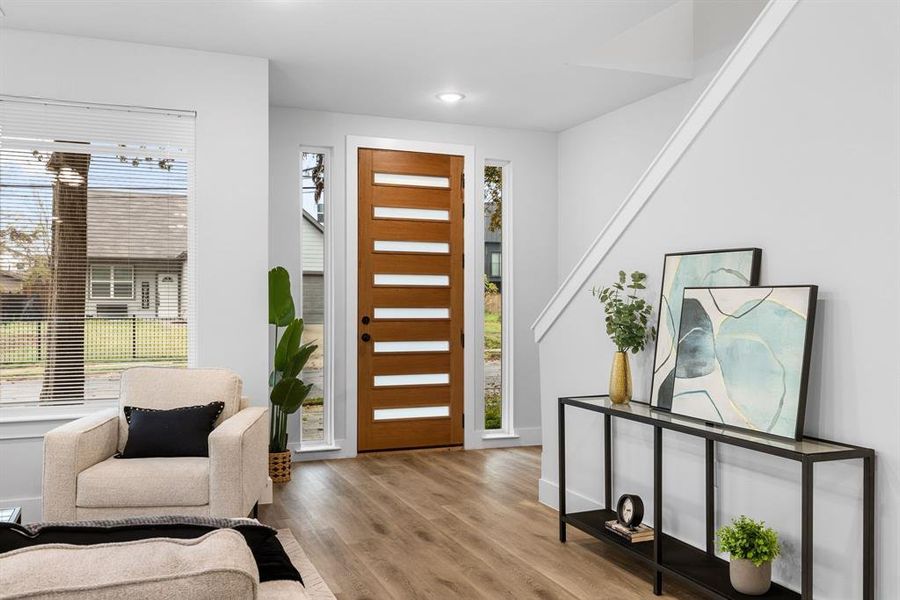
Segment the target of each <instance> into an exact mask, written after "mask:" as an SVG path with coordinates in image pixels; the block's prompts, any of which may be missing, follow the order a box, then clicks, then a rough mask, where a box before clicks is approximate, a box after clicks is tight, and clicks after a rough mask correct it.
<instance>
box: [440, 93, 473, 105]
mask: <svg viewBox="0 0 900 600" xmlns="http://www.w3.org/2000/svg"><path fill="white" fill-rule="evenodd" d="M465 97H466V95H465V94H460V93H459V92H442V93H440V94H438V95H437V99H438V100H440V101H441V102H446V103H447V104H455V103H457V102H459V101H460V100H462V99H463V98H465Z"/></svg>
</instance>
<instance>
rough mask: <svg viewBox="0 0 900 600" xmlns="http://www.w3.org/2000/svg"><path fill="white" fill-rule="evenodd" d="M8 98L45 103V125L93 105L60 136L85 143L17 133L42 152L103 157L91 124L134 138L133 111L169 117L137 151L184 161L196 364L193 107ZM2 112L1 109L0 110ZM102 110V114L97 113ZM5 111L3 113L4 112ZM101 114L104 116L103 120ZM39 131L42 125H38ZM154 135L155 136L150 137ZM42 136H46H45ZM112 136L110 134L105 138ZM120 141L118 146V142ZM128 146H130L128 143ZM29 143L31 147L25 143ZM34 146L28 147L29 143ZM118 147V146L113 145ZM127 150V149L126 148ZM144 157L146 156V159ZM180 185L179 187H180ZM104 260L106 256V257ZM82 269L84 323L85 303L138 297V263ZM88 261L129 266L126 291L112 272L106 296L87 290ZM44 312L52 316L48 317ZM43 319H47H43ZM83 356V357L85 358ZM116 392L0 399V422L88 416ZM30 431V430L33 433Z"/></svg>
mask: <svg viewBox="0 0 900 600" xmlns="http://www.w3.org/2000/svg"><path fill="white" fill-rule="evenodd" d="M7 102H8V103H9V106H10V112H11V113H14V114H17V113H15V112H14V111H20V110H21V106H22V105H28V104H30V105H34V106H41V107H44V108H45V110H46V112H49V113H50V116H49V117H48V119H49V120H47V121H46V122H42V123H41V124H40V125H41V126H44V125H47V123H51V124H52V119H59V118H60V115H59V114H56V113H54V111H57V109H59V110H60V111H71V110H88V111H93V113H94V114H93V116H94V117H95V119H94V120H90V119H88V120H85V122H86V123H88V124H87V125H86V124H84V123H78V124H77V125H72V127H73V131H72V132H69V133H67V135H66V136H65V139H79V140H80V139H82V137H81V136H82V135H84V136H85V137H84V139H86V140H88V142H87V143H89V144H90V146H82V145H81V144H79V145H77V146H76V145H75V144H74V143H70V142H57V141H51V138H54V136H53V135H50V134H46V135H44V136H42V137H41V136H39V137H36V138H31V137H28V138H21V139H22V140H32V139H34V140H36V141H37V146H38V147H39V149H40V150H41V152H42V153H52V152H55V151H63V152H67V151H70V152H75V153H82V150H84V149H90V152H89V154H90V155H91V157H92V159H93V157H95V156H99V157H102V158H104V159H105V158H107V155H109V154H112V152H106V151H104V149H103V143H102V142H100V141H96V140H100V139H106V138H105V137H103V136H101V137H98V138H96V140H95V137H94V136H95V135H96V130H95V129H92V128H99V127H102V128H103V129H102V131H103V132H104V136H105V135H109V136H122V138H123V139H134V138H138V139H140V138H141V133H140V132H139V131H138V130H137V129H136V127H135V125H134V123H132V122H131V121H129V119H131V118H132V115H134V114H137V115H141V116H143V117H144V118H145V119H149V120H152V119H154V118H155V117H156V116H159V117H161V118H166V119H170V120H171V121H169V122H166V123H155V124H156V125H159V127H154V128H152V129H151V131H152V133H151V134H150V137H149V138H144V139H145V140H146V144H147V145H146V146H143V145H142V146H141V147H140V149H141V152H140V154H141V156H142V157H143V156H144V155H145V154H148V155H152V158H165V159H171V160H175V161H183V162H184V163H186V168H187V188H186V200H187V206H186V213H187V214H186V217H187V227H188V231H187V238H188V241H187V259H186V262H185V265H184V271H183V280H186V281H190V287H189V288H188V289H187V290H186V291H184V292H183V297H184V298H185V299H186V300H187V302H188V307H187V310H186V313H185V317H184V320H185V321H186V325H187V340H186V341H187V366H188V367H195V366H196V365H197V353H198V343H197V336H196V328H197V327H196V325H197V323H196V296H197V289H196V285H195V280H196V277H195V272H196V266H195V264H194V263H195V262H196V251H195V250H196V243H197V239H196V231H195V227H196V215H195V214H194V213H195V207H196V195H195V167H196V159H195V138H196V117H197V113H196V111H193V110H177V109H163V108H147V107H143V106H125V105H119V104H103V103H91V102H75V101H67V100H58V99H52V98H45V97H24V96H11V95H3V94H0V103H4V104H5V103H7ZM0 112H2V111H0ZM101 115H103V116H102V117H101ZM6 116H8V115H4V117H6ZM101 119H106V120H102V121H100V120H101ZM74 121H78V119H72V118H68V117H67V122H68V123H70V124H71V123H72V122H74ZM98 121H100V122H101V125H97V122H98ZM185 121H190V130H189V131H188V130H187V129H186V128H184V129H180V130H179V128H180V126H176V127H175V128H174V129H173V128H172V125H171V123H175V122H182V123H183V122H185ZM29 122H30V121H28V120H27V119H26V120H25V121H24V122H20V125H24V124H26V123H29ZM139 127H146V123H145V124H144V125H142V126H139ZM40 131H43V129H40ZM85 131H88V132H89V133H87V134H85V133H84V132H85ZM160 132H165V136H163V135H162V134H161V133H160ZM154 136H157V137H156V139H155V140H153V139H152V138H153V137H154ZM44 138H46V139H44ZM110 139H111V138H110ZM22 143H23V144H25V143H29V142H27V141H23V142H22ZM94 144H97V150H98V151H96V152H94V151H93V150H94ZM120 147H121V146H120ZM129 148H130V146H129ZM4 149H5V150H12V151H15V150H22V148H21V147H20V146H17V145H11V146H7V147H6V148H4ZM30 149H31V148H30ZM32 150H33V149H32ZM116 151H117V152H118V150H116ZM128 152H129V153H131V152H132V150H128ZM148 160H149V159H148ZM179 189H180V188H179ZM106 260H109V259H108V258H107V259H106ZM85 266H86V267H87V268H86V273H85V274H84V275H85V276H84V282H85V284H86V285H85V288H86V289H85V290H84V298H85V301H86V302H85V311H84V323H85V324H86V323H88V322H89V320H92V319H94V318H95V316H94V315H91V314H89V310H90V307H89V303H91V302H96V305H97V306H114V305H116V304H124V303H128V302H133V301H135V300H136V299H138V296H137V293H138V291H137V280H136V276H137V269H136V268H135V265H130V264H127V263H122V262H118V263H115V262H111V263H97V264H96V265H94V264H91V261H90V259H89V260H88V263H87V264H86V265H85ZM93 266H98V267H102V266H115V267H118V268H122V267H126V266H127V267H131V268H132V269H133V270H132V273H131V279H130V289H131V296H130V297H129V298H126V297H124V296H122V297H118V298H117V297H115V293H114V285H115V283H116V280H115V275H114V273H112V272H111V273H110V278H109V279H103V280H100V279H98V280H97V281H98V283H99V282H100V281H103V282H108V283H109V284H110V296H108V297H105V298H104V297H97V296H95V295H93V294H92V290H91V289H90V284H91V267H93ZM119 283H124V281H119ZM47 318H51V317H49V315H48V317H47ZM45 320H46V319H45ZM86 360H87V359H86ZM122 371H124V369H122V370H114V371H113V373H114V374H115V375H116V376H119V375H120V374H121V372H122ZM119 402H120V398H119V392H118V391H117V392H116V394H115V397H113V396H105V395H104V396H102V397H87V395H86V394H84V395H80V396H78V397H73V398H71V399H68V398H66V399H62V400H51V401H49V402H46V403H45V402H44V401H43V400H31V401H29V400H22V401H17V402H15V403H9V404H0V423H35V422H39V421H45V422H50V421H68V420H73V419H77V418H80V417H83V416H88V415H91V414H95V413H96V412H97V411H101V410H105V409H111V408H115V407H116V406H118V405H119ZM32 437H33V436H32Z"/></svg>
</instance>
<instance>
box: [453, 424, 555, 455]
mask: <svg viewBox="0 0 900 600" xmlns="http://www.w3.org/2000/svg"><path fill="white" fill-rule="evenodd" d="M479 433H480V434H484V433H486V432H484V431H482V432H479ZM542 442H543V440H542V439H541V428H540V427H523V428H520V429H516V430H515V433H514V434H513V435H509V436H497V437H491V436H490V435H487V436H486V437H481V436H479V437H478V438H477V439H476V440H475V443H474V444H471V445H468V446H466V450H481V449H484V448H513V447H516V446H540V445H541V444H542Z"/></svg>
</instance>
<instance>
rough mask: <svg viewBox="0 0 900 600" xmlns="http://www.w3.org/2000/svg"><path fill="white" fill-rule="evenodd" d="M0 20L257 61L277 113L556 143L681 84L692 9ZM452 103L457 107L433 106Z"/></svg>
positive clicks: (179, 10) (447, 4)
mask: <svg viewBox="0 0 900 600" xmlns="http://www.w3.org/2000/svg"><path fill="white" fill-rule="evenodd" d="M0 8H2V11H3V13H4V16H3V17H2V18H0V27H9V28H15V29H26V30H35V31H46V32H53V33H62V34H69V35H78V36H85V37H94V38H102V39H110V40H121V41H130V42H142V43H147V44H155V45H161V46H172V47H179V48H193V49H198V50H207V51H215V52H226V53H231V54H241V55H249V56H258V57H264V58H267V59H269V60H270V77H269V88H270V103H271V104H272V105H275V106H292V107H300V108H308V109H317V110H328V111H336V112H349V113H361V114H373V115H383V116H392V117H402V118H409V119H425V120H432V121H446V122H452V123H465V124H477V125H489V126H499V127H519V128H527V129H539V130H548V131H559V130H562V129H565V128H568V127H571V126H573V125H576V124H578V123H581V122H583V121H586V120H588V119H590V118H593V117H595V116H598V115H600V114H603V113H605V112H608V111H610V110H613V109H615V108H618V107H620V106H623V105H625V104H628V103H630V102H634V101H635V100H638V99H640V98H643V97H645V96H648V95H650V94H653V93H656V92H658V91H660V90H662V89H665V88H667V87H669V86H672V85H675V84H677V83H680V82H682V81H684V80H685V79H686V78H688V77H690V73H691V59H692V45H691V44H692V29H691V28H692V19H691V15H692V10H693V3H692V1H691V0H681V1H680V2H676V1H675V0H594V1H587V0H580V1H576V0H556V1H552V0H544V1H537V0H532V1H490V0H482V1H472V0H456V1H449V0H430V1H429V0H420V1H411V0H406V1H400V0H370V1H362V0H331V1H316V2H313V1H307V2H299V1H290V0H281V1H276V0H271V1H249V0H231V1H226V0H219V1H208V0H182V1H181V2H175V1H173V0H130V1H127V2H126V1H124V0H123V1H117V2H113V1H108V0H106V1H103V0H65V1H63V0H0ZM0 34H2V33H0ZM448 90H453V91H460V92H463V93H465V94H466V98H465V100H463V101H462V102H460V103H458V104H456V105H445V104H442V103H441V102H439V101H438V100H437V99H436V98H435V94H436V93H438V92H442V91H448Z"/></svg>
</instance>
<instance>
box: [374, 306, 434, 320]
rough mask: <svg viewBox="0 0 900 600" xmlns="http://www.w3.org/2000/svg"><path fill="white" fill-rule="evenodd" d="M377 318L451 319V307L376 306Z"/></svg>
mask: <svg viewBox="0 0 900 600" xmlns="http://www.w3.org/2000/svg"><path fill="white" fill-rule="evenodd" d="M375 318H376V319H449V318H450V309H449V308H376V309H375Z"/></svg>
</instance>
